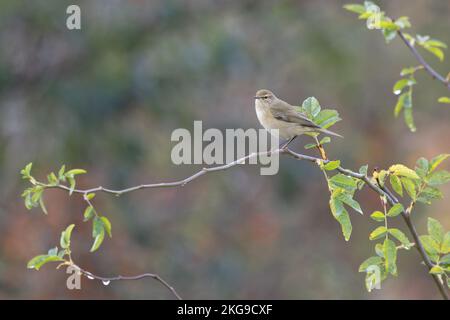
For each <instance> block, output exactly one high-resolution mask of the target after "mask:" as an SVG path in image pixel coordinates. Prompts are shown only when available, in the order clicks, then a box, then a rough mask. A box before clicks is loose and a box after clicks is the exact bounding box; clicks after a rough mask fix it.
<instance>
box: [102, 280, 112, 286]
mask: <svg viewBox="0 0 450 320" xmlns="http://www.w3.org/2000/svg"><path fill="white" fill-rule="evenodd" d="M102 282H103V284H104V285H105V286H107V285H108V284H110V282H111V281H109V280H103V281H102Z"/></svg>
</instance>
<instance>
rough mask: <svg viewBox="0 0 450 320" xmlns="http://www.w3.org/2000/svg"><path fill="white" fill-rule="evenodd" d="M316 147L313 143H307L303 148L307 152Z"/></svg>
mask: <svg viewBox="0 0 450 320" xmlns="http://www.w3.org/2000/svg"><path fill="white" fill-rule="evenodd" d="M316 146H317V145H316V144H315V143H308V144H305V146H304V148H305V149H306V150H308V149H312V148H315V147H316Z"/></svg>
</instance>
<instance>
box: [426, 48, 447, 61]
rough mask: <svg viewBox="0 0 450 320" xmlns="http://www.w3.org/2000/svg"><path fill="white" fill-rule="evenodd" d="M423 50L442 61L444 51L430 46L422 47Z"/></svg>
mask: <svg viewBox="0 0 450 320" xmlns="http://www.w3.org/2000/svg"><path fill="white" fill-rule="evenodd" d="M424 48H425V50H428V51H429V52H431V53H432V54H434V55H435V56H436V57H438V59H439V60H441V61H443V60H444V51H442V49H440V48H438V47H432V46H428V45H426V46H424Z"/></svg>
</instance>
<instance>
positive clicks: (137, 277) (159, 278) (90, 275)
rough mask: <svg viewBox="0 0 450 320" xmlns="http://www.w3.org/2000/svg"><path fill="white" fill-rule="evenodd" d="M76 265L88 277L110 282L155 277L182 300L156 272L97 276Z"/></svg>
mask: <svg viewBox="0 0 450 320" xmlns="http://www.w3.org/2000/svg"><path fill="white" fill-rule="evenodd" d="M76 267H77V268H78V269H79V270H80V272H81V273H82V274H83V275H84V276H86V277H87V278H89V279H97V280H100V281H102V282H107V283H109V282H111V281H119V280H139V279H143V278H152V279H155V280H156V281H158V282H160V283H161V284H162V285H163V286H165V287H166V288H167V289H169V290H170V292H171V293H172V294H173V295H174V296H175V297H176V298H177V299H178V300H182V298H181V297H180V295H179V294H178V293H177V291H176V290H175V289H174V288H173V287H172V286H171V285H170V284H169V283H167V281H165V280H164V279H163V278H161V277H160V276H159V275H157V274H154V273H143V274H139V275H136V276H121V275H118V276H115V277H101V276H97V275H95V274H93V273H92V272H89V271H86V270H84V269H82V268H80V267H79V266H76Z"/></svg>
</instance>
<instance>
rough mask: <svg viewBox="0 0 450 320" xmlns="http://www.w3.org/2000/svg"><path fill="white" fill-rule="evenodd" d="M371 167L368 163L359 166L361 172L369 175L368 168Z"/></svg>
mask: <svg viewBox="0 0 450 320" xmlns="http://www.w3.org/2000/svg"><path fill="white" fill-rule="evenodd" d="M368 169H369V166H368V165H367V164H366V165H363V166H361V167H360V168H359V171H358V172H359V173H360V174H363V175H367V170H368Z"/></svg>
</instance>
